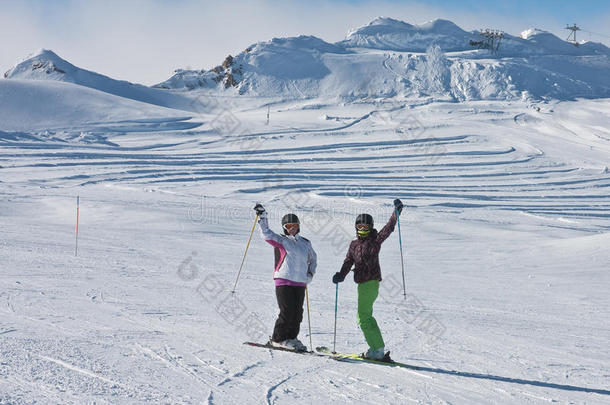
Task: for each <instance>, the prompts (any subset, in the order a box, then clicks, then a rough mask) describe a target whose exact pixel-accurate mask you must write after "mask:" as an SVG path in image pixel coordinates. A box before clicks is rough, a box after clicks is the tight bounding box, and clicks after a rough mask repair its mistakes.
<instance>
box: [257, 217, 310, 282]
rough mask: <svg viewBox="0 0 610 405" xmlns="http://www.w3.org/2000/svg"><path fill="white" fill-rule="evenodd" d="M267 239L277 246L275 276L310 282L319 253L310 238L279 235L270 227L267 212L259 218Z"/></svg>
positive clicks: (262, 231) (264, 236)
mask: <svg viewBox="0 0 610 405" xmlns="http://www.w3.org/2000/svg"><path fill="white" fill-rule="evenodd" d="M258 223H259V224H260V227H261V233H262V235H263V238H265V241H266V242H267V243H269V244H271V245H272V246H273V247H275V248H276V257H275V259H276V260H275V271H274V272H273V278H274V279H276V278H283V279H285V280H290V281H293V282H296V283H310V282H311V280H312V279H313V276H314V274H316V266H317V255H316V252H315V251H314V250H313V247H312V246H311V242H310V241H309V240H308V239H305V238H304V237H302V236H300V235H299V234H296V235H295V236H291V235H278V234H277V233H275V232H273V231H272V230H271V229H269V224H268V223H267V214H266V213H263V214H262V215H261V216H260V217H259V220H258Z"/></svg>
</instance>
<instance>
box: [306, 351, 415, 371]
mask: <svg viewBox="0 0 610 405" xmlns="http://www.w3.org/2000/svg"><path fill="white" fill-rule="evenodd" d="M316 352H318V353H320V354H323V355H325V356H328V357H330V358H331V359H333V360H337V361H343V362H347V363H359V362H362V363H371V364H379V365H382V366H393V367H403V368H410V369H416V368H417V366H411V365H409V364H404V363H399V362H396V361H394V360H392V359H390V352H387V353H386V355H385V356H386V357H387V360H373V359H367V358H366V357H362V355H360V354H346V353H333V352H332V351H330V349H328V348H327V347H324V346H322V347H316Z"/></svg>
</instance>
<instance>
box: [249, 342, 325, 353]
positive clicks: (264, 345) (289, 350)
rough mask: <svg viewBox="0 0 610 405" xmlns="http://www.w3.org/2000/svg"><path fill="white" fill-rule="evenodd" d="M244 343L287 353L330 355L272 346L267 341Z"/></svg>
mask: <svg viewBox="0 0 610 405" xmlns="http://www.w3.org/2000/svg"><path fill="white" fill-rule="evenodd" d="M244 344H245V345H248V346H252V347H262V348H264V349H271V350H279V351H282V352H288V353H296V354H308V355H312V356H319V357H330V356H328V355H326V354H323V353H318V352H313V351H307V350H305V351H302V352H297V351H296V350H291V349H287V348H285V347H277V346H272V345H270V344H269V343H268V342H267V343H257V342H244Z"/></svg>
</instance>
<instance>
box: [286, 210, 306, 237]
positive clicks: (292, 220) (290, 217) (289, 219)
mask: <svg viewBox="0 0 610 405" xmlns="http://www.w3.org/2000/svg"><path fill="white" fill-rule="evenodd" d="M286 224H299V225H300V224H301V221H299V217H297V216H296V215H295V214H286V215H284V216H283V217H282V229H284V225H286ZM299 232H301V229H300V227H299V230H298V231H297V233H299ZM284 234H286V235H288V232H287V231H286V229H284Z"/></svg>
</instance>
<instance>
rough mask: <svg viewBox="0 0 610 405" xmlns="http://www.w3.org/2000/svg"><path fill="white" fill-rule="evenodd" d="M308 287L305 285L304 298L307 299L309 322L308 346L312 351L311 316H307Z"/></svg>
mask: <svg viewBox="0 0 610 405" xmlns="http://www.w3.org/2000/svg"><path fill="white" fill-rule="evenodd" d="M308 291H309V289H308V288H307V287H305V298H306V300H307V323H308V324H309V347H310V348H311V351H312V352H313V343H312V341H311V317H310V316H309V292H308Z"/></svg>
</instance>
